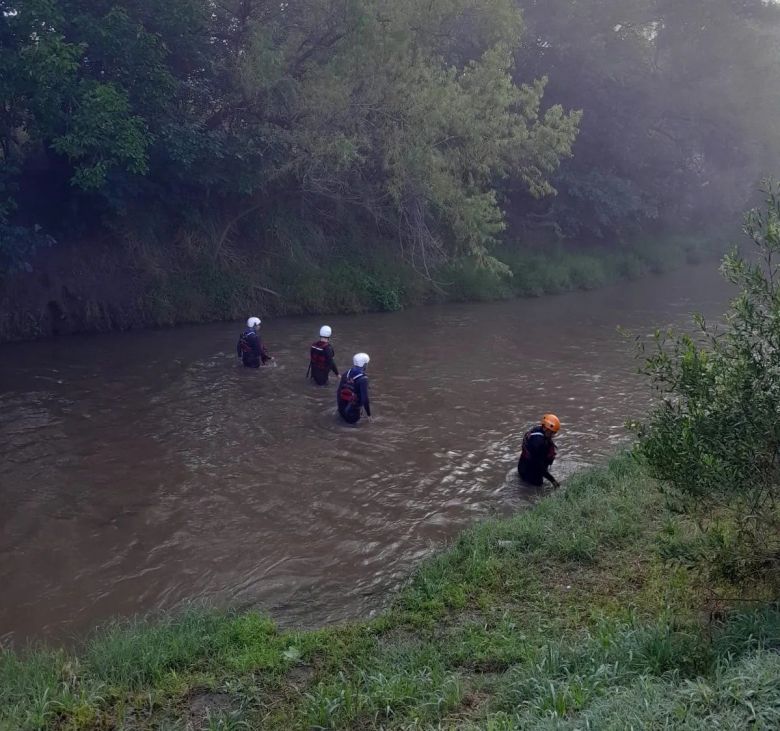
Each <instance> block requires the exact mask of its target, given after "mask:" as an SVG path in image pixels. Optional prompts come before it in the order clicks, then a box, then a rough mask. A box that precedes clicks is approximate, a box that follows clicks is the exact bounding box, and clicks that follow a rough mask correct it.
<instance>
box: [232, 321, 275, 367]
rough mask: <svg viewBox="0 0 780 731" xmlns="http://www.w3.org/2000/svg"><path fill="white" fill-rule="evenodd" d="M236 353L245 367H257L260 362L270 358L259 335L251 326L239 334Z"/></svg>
mask: <svg viewBox="0 0 780 731" xmlns="http://www.w3.org/2000/svg"><path fill="white" fill-rule="evenodd" d="M236 353H237V354H238V357H239V358H241V362H242V363H243V364H244V366H245V367H246V368H259V367H260V363H265V362H266V361H269V360H271V356H270V355H268V351H266V349H265V347H263V341H262V340H261V339H260V335H259V334H258V333H256V332H255V330H254V328H251V327H250V328H249V329H247V330H244V332H242V333H241V335H240V336H239V338H238V343H237V344H236Z"/></svg>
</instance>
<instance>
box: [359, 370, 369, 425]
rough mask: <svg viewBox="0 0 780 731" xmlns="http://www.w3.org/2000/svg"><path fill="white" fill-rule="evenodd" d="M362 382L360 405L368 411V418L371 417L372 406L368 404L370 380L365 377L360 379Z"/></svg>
mask: <svg viewBox="0 0 780 731" xmlns="http://www.w3.org/2000/svg"><path fill="white" fill-rule="evenodd" d="M359 382H360V403H361V404H362V405H363V408H364V409H365V410H366V416H371V404H369V402H368V378H367V377H366V376H363V378H361V379H359Z"/></svg>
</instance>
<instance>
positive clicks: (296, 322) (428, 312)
mask: <svg viewBox="0 0 780 731" xmlns="http://www.w3.org/2000/svg"><path fill="white" fill-rule="evenodd" d="M728 295H729V290H728V289H727V286H726V285H725V283H723V282H722V280H721V279H720V278H719V276H718V274H717V272H716V267H715V265H714V264H711V263H710V264H707V265H704V266H701V267H697V268H695V269H688V270H684V271H680V272H676V273H674V274H671V275H667V276H663V277H655V278H649V279H645V280H642V281H640V282H633V283H626V284H621V285H618V286H615V287H611V288H608V289H604V290H601V291H597V292H590V293H576V294H570V295H563V296H559V297H547V298H542V299H527V300H517V301H511V302H502V303H496V304H480V305H442V306H432V307H426V308H420V309H416V310H412V311H407V312H400V313H393V314H373V315H361V316H354V317H349V316H339V317H330V316H328V317H324V318H300V319H299V318H288V319H277V320H273V319H268V320H266V321H265V323H264V336H265V338H266V342H267V345H268V347H269V350H271V352H272V353H273V354H274V355H275V356H276V358H277V361H278V366H277V367H276V368H265V369H261V370H260V371H254V370H248V369H244V368H241V367H239V366H237V364H236V359H235V354H234V347H235V340H236V337H237V335H238V332H239V331H240V329H241V326H240V323H239V324H214V325H202V326H194V327H182V328H178V329H174V330H164V331H145V332H133V333H124V334H115V335H99V336H75V337H69V338H61V339H55V340H51V341H48V342H41V343H29V344H17V345H6V346H2V347H0V451H1V454H2V463H1V464H0V587H2V588H1V589H0V638H2V639H4V640H6V641H8V640H13V641H14V642H23V641H26V640H28V639H46V640H49V641H56V642H62V641H65V642H67V641H70V640H72V639H73V638H74V637H78V636H80V635H81V634H82V633H84V632H85V631H86V630H88V629H89V628H91V627H92V626H93V625H95V624H96V623H99V622H101V621H103V620H105V619H107V618H109V617H112V616H115V615H130V614H134V613H143V612H148V611H152V610H157V609H163V608H170V607H175V606H176V605H177V604H179V603H180V602H182V601H183V600H185V599H207V600H209V601H213V602H215V603H217V604H219V605H226V604H230V605H237V606H255V607H259V608H262V609H263V610H265V611H268V612H269V613H271V615H272V616H274V617H275V618H276V619H277V620H278V621H280V622H281V623H282V624H284V625H290V624H296V625H303V626H312V625H317V624H321V623H325V622H333V621H337V620H342V619H345V618H347V617H352V616H356V615H363V614H367V613H369V612H371V611H372V610H375V609H377V608H378V607H380V606H381V605H382V604H383V602H385V601H386V600H387V597H388V595H389V592H390V590H391V589H392V588H393V587H394V586H396V585H397V584H398V582H399V581H401V580H402V579H403V578H404V577H406V576H407V575H408V573H409V571H410V569H411V568H412V567H413V566H414V565H415V564H416V563H417V562H419V561H420V559H421V558H423V557H424V556H425V555H427V554H429V553H430V552H431V551H433V550H435V549H436V547H439V546H441V545H442V544H444V543H445V542H446V541H447V540H448V539H450V538H452V537H453V536H455V535H456V534H457V533H458V532H459V531H460V530H462V529H463V528H465V527H466V526H468V525H470V524H472V523H474V522H475V521H477V520H478V519H480V518H482V517H484V516H486V515H489V514H495V513H503V512H506V511H509V510H514V509H517V508H518V507H519V506H521V505H523V504H524V502H525V501H526V500H527V499H528V498H529V496H528V495H527V493H525V492H524V491H523V490H522V489H521V488H520V487H519V486H518V484H517V480H516V476H515V471H514V470H515V464H516V460H517V455H518V448H519V444H520V440H521V436H522V433H523V432H524V430H525V429H527V428H528V426H529V425H531V424H532V423H533V422H534V421H535V420H536V419H537V418H538V417H539V416H540V415H541V414H542V413H543V412H544V411H553V412H555V413H557V414H558V415H559V416H560V418H561V421H562V422H563V428H562V431H561V434H560V438H559V439H558V444H559V454H560V458H559V462H558V463H556V465H555V467H554V469H553V472H554V473H556V472H557V474H558V475H559V476H562V477H565V476H566V475H568V474H570V473H571V472H572V471H573V470H575V469H577V468H579V467H582V466H584V465H588V464H592V463H595V462H598V461H600V460H603V459H604V458H606V457H607V456H608V455H610V454H611V453H613V452H614V451H615V450H616V448H617V447H618V445H619V444H620V443H621V442H623V441H624V440H626V438H627V433H626V431H625V429H624V426H623V425H624V423H625V421H626V420H627V419H629V418H632V417H636V416H639V415H641V414H642V412H643V410H644V409H645V408H646V405H647V403H648V401H649V398H650V393H649V389H648V388H647V386H646V384H645V383H644V381H643V380H642V379H641V378H640V377H639V376H637V375H636V369H637V363H636V362H635V360H634V358H633V354H632V348H631V344H630V342H629V341H627V340H626V338H625V337H624V336H622V335H620V334H619V333H618V332H617V327H618V326H624V327H626V328H629V329H631V330H633V331H634V332H636V333H637V334H641V335H646V334H648V333H650V332H651V331H652V330H653V329H654V328H655V327H657V326H665V325H667V324H670V323H677V324H685V323H686V322H687V321H688V317H687V313H689V312H690V311H692V310H700V311H702V312H703V313H705V314H707V315H717V314H719V313H720V312H722V311H723V309H724V307H725V304H726V301H727V298H728ZM252 314H254V313H252ZM323 322H327V323H328V324H330V325H332V326H333V329H334V340H333V344H334V346H335V349H336V356H337V357H336V362H337V364H338V365H339V367H340V368H342V367H344V366H345V365H347V364H348V361H349V360H350V359H351V355H352V353H354V352H356V351H358V350H365V351H367V352H368V353H370V355H371V364H370V366H369V369H368V373H369V375H370V377H371V390H372V406H373V410H374V415H375V417H374V419H373V421H372V422H371V423H365V422H361V423H360V425H359V426H358V427H357V428H352V427H349V426H346V425H342V424H341V423H339V421H338V420H337V417H336V416H335V408H334V390H335V384H333V383H332V384H331V386H330V387H328V388H325V389H320V388H317V387H316V386H314V385H312V384H310V383H309V382H307V381H306V380H305V378H304V375H305V371H306V365H307V359H308V346H309V344H310V342H311V341H312V340H314V339H315V336H316V334H317V331H318V328H319V326H320V325H321V324H322V323H323Z"/></svg>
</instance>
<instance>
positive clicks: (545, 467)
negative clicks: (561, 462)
mask: <svg viewBox="0 0 780 731" xmlns="http://www.w3.org/2000/svg"><path fill="white" fill-rule="evenodd" d="M556 454H557V450H556V447H555V442H553V440H552V439H551V438H549V437H548V436H547V435H546V434H545V433H544V429H543V428H542V427H541V426H536V427H534V428H533V429H531V430H530V431H528V432H526V433H525V435H524V436H523V451H522V453H521V454H520V460H519V461H518V463H517V471H518V473H519V474H520V478H521V479H522V480H524V481H525V482H529V483H531V484H532V485H541V484H542V481H543V480H545V479H547V480H549V481H550V482H552V483H553V484H554V483H555V478H554V477H553V476H552V475H551V474H550V465H552V463H553V462H554V461H555V456H556Z"/></svg>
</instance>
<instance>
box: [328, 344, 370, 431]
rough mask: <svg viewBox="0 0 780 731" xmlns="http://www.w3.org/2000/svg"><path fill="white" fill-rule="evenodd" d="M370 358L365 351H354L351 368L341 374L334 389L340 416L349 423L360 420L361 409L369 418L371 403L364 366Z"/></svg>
mask: <svg viewBox="0 0 780 731" xmlns="http://www.w3.org/2000/svg"><path fill="white" fill-rule="evenodd" d="M369 360H371V359H370V358H369V357H368V354H367V353H356V354H355V356H354V357H353V358H352V368H350V369H349V370H348V371H345V372H344V373H342V374H341V382H340V383H339V387H338V390H337V391H336V406H337V407H338V410H339V414H340V415H341V418H342V419H344V421H346V422H347V423H349V424H356V423H357V422H358V421H360V416H361V413H362V410H363V409H365V410H366V416H367V417H368V418H369V419H370V418H371V405H370V404H369V402H368V376H367V375H366V366H367V365H368V361H369Z"/></svg>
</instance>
